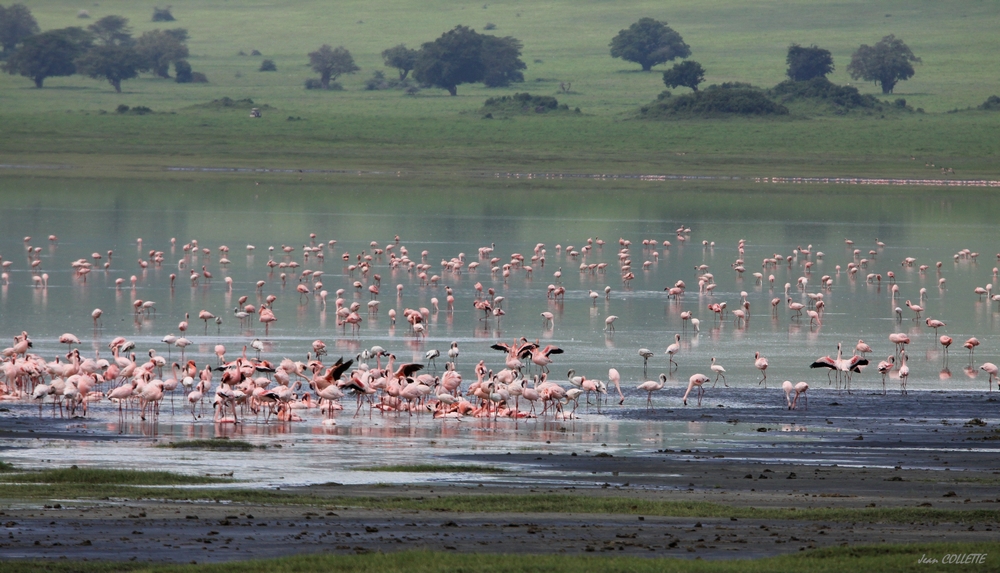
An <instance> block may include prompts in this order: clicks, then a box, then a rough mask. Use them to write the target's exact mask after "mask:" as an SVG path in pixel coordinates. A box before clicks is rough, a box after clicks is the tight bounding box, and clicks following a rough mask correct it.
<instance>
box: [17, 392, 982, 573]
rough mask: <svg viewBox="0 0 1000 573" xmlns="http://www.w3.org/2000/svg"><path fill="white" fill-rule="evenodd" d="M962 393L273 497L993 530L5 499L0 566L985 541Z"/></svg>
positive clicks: (718, 555) (717, 552) (972, 423)
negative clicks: (604, 505)
mask: <svg viewBox="0 0 1000 573" xmlns="http://www.w3.org/2000/svg"><path fill="white" fill-rule="evenodd" d="M970 401H972V402H975V403H976V404H977V405H976V406H975V407H974V408H973V410H974V411H975V412H977V413H979V414H980V415H983V416H984V417H986V415H988V413H989V412H990V411H991V410H992V409H993V407H994V406H993V404H994V399H993V398H992V396H989V395H985V394H979V395H970V396H965V397H963V398H955V397H954V396H952V395H948V394H944V393H920V394H918V395H916V396H913V395H911V397H910V398H909V399H908V400H907V401H903V400H899V399H889V400H886V399H884V398H882V397H880V396H879V397H876V396H872V395H862V396H856V397H854V398H852V403H851V407H850V409H847V408H843V407H841V406H839V405H837V404H836V403H835V402H834V401H833V400H832V399H824V400H823V401H820V400H814V401H813V403H811V404H810V409H809V410H808V411H798V412H791V413H789V412H787V411H785V410H778V409H772V410H761V409H759V408H750V407H748V408H734V407H727V408H725V409H723V408H719V407H717V406H716V405H714V404H712V403H710V402H708V401H706V402H705V405H704V406H703V407H702V408H688V409H658V410H656V411H654V412H645V411H643V410H642V409H626V410H617V411H614V412H613V413H612V414H611V415H610V416H611V418H612V419H618V420H620V421H621V422H622V423H625V422H626V421H628V420H634V419H636V418H642V417H652V418H653V419H651V420H649V421H650V422H652V423H661V422H667V423H668V424H669V423H674V424H676V423H682V422H683V423H685V424H687V425H689V426H690V427H695V426H697V425H698V424H704V425H706V426H712V427H713V428H715V429H718V428H720V427H721V428H724V429H725V430H726V432H731V435H730V434H729V433H718V432H716V433H714V434H712V433H710V432H706V435H711V436H712V437H711V439H709V440H705V441H698V440H690V441H688V442H687V444H688V445H689V446H690V447H685V448H660V449H650V448H643V447H640V446H637V445H634V444H620V443H616V444H612V445H613V446H615V448H614V449H613V450H612V449H611V448H605V447H603V444H601V443H598V442H599V440H598V441H595V442H594V443H593V444H590V443H588V442H587V441H586V440H584V441H577V442H573V443H564V444H561V445H560V447H559V448H555V447H554V446H553V447H552V448H551V449H549V450H548V451H547V450H546V446H545V445H544V444H535V446H534V447H533V448H532V449H531V450H530V451H524V450H523V449H521V450H517V451H511V452H509V453H508V452H504V451H497V450H496V449H494V450H490V451H487V450H483V451H476V452H468V453H464V451H463V450H462V449H461V448H458V449H456V450H454V452H463V453H452V454H451V455H441V454H440V452H428V453H427V459H428V461H432V462H434V463H439V464H441V463H455V464H465V465H468V464H476V465H491V466H496V467H502V468H504V469H506V470H507V473H503V474H493V475H488V476H487V475H483V476H476V475H473V474H448V475H444V476H441V477H440V481H435V482H427V481H424V482H423V483H419V484H385V483H374V482H377V481H380V478H379V477H378V475H381V476H385V475H386V474H377V475H373V477H371V478H369V481H370V482H372V483H368V484H362V485H337V484H325V485H306V486H297V487H287V485H282V486H281V491H282V492H291V493H308V494H310V495H319V496H330V497H341V496H348V497H350V496H412V497H422V498H430V497H434V496H447V495H482V494H503V493H517V494H524V493H540V494H562V495H581V496H616V497H628V498H638V499H649V500H667V501H707V502H714V503H718V504H723V505H730V506H734V507H756V508H765V507H774V508H791V507H794V508H799V509H807V508H866V507H877V508H879V507H925V508H926V507H930V508H936V509H954V510H972V509H979V510H988V511H997V516H998V518H997V521H996V522H990V523H975V524H972V523H948V522H929V521H928V522H921V523H915V524H883V523H868V522H841V521H816V520H759V519H744V518H739V519H734V518H726V517H722V518H668V517H654V516H637V515H603V514H600V515H595V514H562V513H558V514H553V513H549V514H537V513H532V514H510V513H457V512H440V511H402V510H394V511H382V510H361V509H353V508H350V507H345V506H344V505H343V502H337V503H336V505H334V502H333V501H332V500H331V504H330V505H318V506H274V505H261V504H238V503H224V502H223V503H214V502H213V503H208V502H168V501H157V500H126V499H119V500H103V501H80V500H49V501H46V502H35V501H32V502H24V501H21V500H14V499H10V498H9V497H4V496H2V495H0V558H4V559H19V558H59V557H66V558H69V559H120V560H128V559H138V560H149V561H154V562H182V563H183V562H191V561H196V562H210V561H230V560H240V559H250V558H267V557H278V556H282V555H291V554H299V553H309V552H317V553H318V552H331V553H363V552H369V551H398V550H405V549H432V550H441V551H459V552H496V553H567V554H601V553H604V552H614V553H615V554H619V555H638V556H648V557H660V556H674V557H684V558H694V557H701V558H704V559H727V558H728V559H731V558H747V557H764V556H771V555H778V554H784V553H793V552H798V551H801V550H805V549H811V548H819V547H828V546H836V545H844V544H847V545H856V544H878V543H914V542H932V541H934V542H937V541H955V542H959V541H970V542H971V541H992V540H995V539H996V533H995V532H996V531H1000V511H998V510H1000V493H998V486H1000V457H998V456H997V455H996V447H995V445H994V444H995V441H996V436H997V435H1000V434H998V432H997V429H998V428H997V425H996V423H995V421H994V420H993V419H991V418H988V417H986V421H980V420H978V419H969V408H968V405H969V403H970ZM960 402H961V404H962V405H960ZM932 412H933V413H934V415H932ZM345 421H346V420H345ZM508 422H509V421H508ZM428 423H434V422H433V421H429V422H428ZM469 423H470V424H472V423H474V422H471V421H470V422H469ZM498 424H499V425H498V426H497V427H496V428H495V430H496V431H501V430H503V428H505V427H506V426H505V425H504V421H500V422H499V423H498ZM571 424H572V423H569V424H568V427H570V428H572V426H571ZM656 427H666V426H656ZM657 431H660V430H657ZM799 431H803V432H806V433H808V434H809V435H810V437H811V438H810V440H808V441H805V442H803V441H801V440H795V439H789V437H790V436H795V435H796V432H799ZM560 434H561V432H559V431H550V432H549V434H547V435H551V436H552V438H553V440H555V438H556V436H558V435H560ZM720 436H721V437H720ZM0 438H2V439H3V441H4V442H3V443H4V445H3V448H4V449H10V448H18V447H26V446H27V445H28V444H36V445H34V446H31V447H36V448H38V447H40V446H38V445H37V444H38V443H47V444H50V445H53V444H59V443H64V444H77V445H78V444H80V443H82V442H86V441H91V443H96V442H94V441H97V442H99V441H101V440H105V439H110V438H114V439H116V440H121V439H130V438H129V437H128V436H119V435H118V434H117V432H113V433H111V432H110V431H109V432H104V431H100V430H95V429H94V427H93V426H92V427H91V428H90V429H88V430H86V431H82V430H81V429H80V428H79V427H77V426H76V425H75V424H73V423H70V422H68V421H67V422H66V423H54V422H53V421H51V420H38V419H37V418H36V419H34V420H32V419H30V418H28V417H27V416H24V417H18V418H6V417H5V418H0ZM135 439H138V440H141V439H143V438H142V437H136V438H135ZM609 441H610V440H609ZM511 443H512V444H514V445H516V444H517V443H518V442H516V441H515V442H511ZM300 447H301V446H300ZM553 450H554V451H553ZM38 451H39V452H42V451H44V450H43V449H39V450H38ZM282 451H284V450H282ZM609 451H613V452H614V453H609ZM247 455H254V456H266V455H269V453H257V454H247ZM272 455H273V454H272ZM156 469H164V468H160V467H157V468H156ZM357 473H363V472H357ZM238 477H239V476H238ZM423 477H424V478H426V477H427V476H423ZM433 479H438V477H437V476H434V477H433ZM480 480H481V481H480ZM254 487H267V486H263V485H260V484H257V485H255V486H254ZM270 487H276V485H272V486H270ZM918 557H919V555H915V556H914V558H915V559H916V558H918Z"/></svg>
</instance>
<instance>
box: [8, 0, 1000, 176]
mask: <svg viewBox="0 0 1000 573" xmlns="http://www.w3.org/2000/svg"><path fill="white" fill-rule="evenodd" d="M79 8H80V7H79V6H78V5H76V4H73V3H72V2H69V0H38V1H37V2H32V3H31V10H32V11H33V13H34V14H35V16H36V18H37V19H38V21H39V24H40V26H41V28H42V29H51V28H57V27H63V26H71V25H87V24H88V23H90V22H92V21H93V20H80V19H78V18H77V17H76V16H77V12H78V11H79ZM88 9H89V10H90V16H91V18H92V19H96V18H99V17H102V16H105V15H108V14H120V15H123V16H126V17H128V18H129V19H130V20H131V24H132V26H133V31H134V33H135V34H136V35H138V34H141V33H142V32H144V31H147V30H152V29H154V28H163V27H164V25H163V23H162V22H161V23H154V22H151V21H150V15H151V7H150V6H146V5H136V4H135V3H132V2H127V1H125V0H109V1H108V2H103V3H101V5H100V6H93V7H88ZM172 11H173V14H174V16H175V17H176V18H177V21H176V22H173V23H170V26H169V27H183V28H186V29H187V30H188V31H189V33H190V37H191V40H190V41H189V46H190V49H191V52H192V55H191V57H190V58H189V60H190V61H191V63H192V65H193V66H194V68H195V69H196V70H198V71H202V72H205V73H206V74H207V75H208V77H209V80H210V83H208V84H185V85H181V84H176V83H174V82H172V81H170V80H164V79H158V78H152V77H149V76H148V75H147V74H144V75H143V77H141V78H138V79H135V80H129V81H127V82H125V89H124V92H125V93H122V94H116V93H114V91H113V90H112V89H111V87H110V86H109V85H107V84H106V83H101V82H98V81H95V80H91V79H88V78H83V77H80V76H72V77H66V78H50V79H49V80H48V81H47V82H46V87H45V88H43V89H35V88H33V87H31V85H32V83H31V82H30V80H27V79H25V78H21V77H19V76H10V75H7V74H0V99H2V101H3V106H2V107H0V164H7V165H10V164H14V165H24V164H32V165H39V164H44V165H64V166H69V167H71V169H68V170H62V171H61V175H63V176H70V177H78V178H84V177H107V176H119V177H126V178H130V177H133V176H135V175H136V174H142V175H144V176H147V177H152V178H159V179H164V180H173V179H176V174H175V173H173V172H169V171H166V170H165V168H166V167H169V166H177V165H184V166H209V167H219V166H223V167H250V168H259V167H268V168H288V169H326V170H380V171H397V170H398V171H406V172H410V174H412V173H418V174H421V175H424V176H430V177H435V178H449V177H456V176H466V177H467V176H468V174H470V173H483V172H486V173H489V172H496V171H522V172H536V173H537V172H576V173H619V174H621V173H674V174H697V175H739V176H762V177H769V176H775V175H779V176H869V177H907V178H922V177H929V178H934V177H941V176H942V175H941V173H940V168H941V167H946V168H952V169H954V171H955V173H954V174H953V175H952V174H949V175H948V176H949V177H957V178H992V177H995V175H996V165H997V156H998V152H1000V149H998V147H1000V143H998V141H997V139H996V138H995V137H994V136H993V134H994V133H996V131H997V128H998V127H1000V113H996V112H982V111H963V112H961V113H946V112H947V111H949V110H952V109H963V110H964V109H966V108H969V107H975V106H977V105H978V104H980V103H982V102H983V101H984V100H985V99H986V98H987V97H988V96H990V95H991V94H993V93H996V92H998V91H1000V86H998V85H997V83H996V81H995V74H994V70H993V69H992V68H991V62H992V61H993V60H992V55H993V54H995V53H996V52H997V51H1000V36H997V35H996V34H995V33H994V30H995V29H996V28H997V26H998V25H1000V14H998V13H997V12H996V11H995V10H992V9H990V7H989V6H987V5H985V4H983V3H982V2H978V1H975V0H960V1H958V2H952V3H948V4H941V5H925V4H921V5H913V4H912V3H908V2H904V1H902V0H891V1H889V2H883V3H879V5H878V6H874V5H871V4H870V3H866V2H863V1H861V0H849V1H847V2H841V3H829V2H821V1H819V0H806V1H792V0H779V1H777V2H767V1H764V0H759V1H751V2H741V1H737V0H717V1H713V2H710V3H704V2H690V1H682V2H674V3H670V4H669V5H664V4H663V3H657V2H652V1H648V0H635V1H632V2H628V3H626V4H624V5H616V6H609V5H607V4H605V3H601V2H592V1H590V2H576V1H572V2H571V1H569V0H546V1H544V2H539V3H534V4H531V5H525V4H523V3H519V2H516V1H514V0H500V1H499V2H491V3H488V4H485V5H484V4H469V5H465V4H461V3H454V2H444V1H442V0H435V1H432V2H430V3H427V2H418V1H417V0H391V1H386V2H379V3H374V4H373V3H370V2H362V1H360V0H349V1H346V2H341V3H338V5H337V8H336V10H333V11H331V10H329V7H328V6H326V4H324V3H322V2H319V0H291V1H289V2H283V3H281V4H280V5H278V4H269V3H266V2H261V1H258V0H250V1H248V2H241V3H240V7H239V8H238V9H233V8H232V7H230V6H229V5H228V4H227V3H226V2H225V1H224V0H206V1H197V2H196V1H194V0H178V2H175V3H173V4H172ZM332 12H335V14H334V13H332ZM643 16H651V17H654V18H658V19H661V20H666V21H668V22H669V23H670V25H671V26H673V27H674V28H675V29H676V30H677V31H678V32H679V33H680V34H681V35H682V36H683V37H684V39H685V41H687V43H688V44H690V45H691V47H692V51H693V54H692V58H693V59H695V60H697V61H699V62H700V63H702V64H703V65H704V66H705V67H706V69H707V70H708V73H707V77H706V82H707V83H709V84H710V83H720V82H727V81H739V82H749V83H752V84H754V85H757V86H761V87H769V86H773V85H775V84H777V83H778V82H780V81H781V80H782V79H784V77H783V74H784V70H785V53H786V50H787V47H788V45H789V44H791V43H800V44H803V45H809V44H813V43H815V44H817V45H819V46H821V47H823V48H826V49H829V50H831V52H832V53H833V55H834V60H835V64H836V69H835V71H834V72H833V74H831V76H830V79H831V80H832V81H833V82H834V83H837V84H848V83H853V82H852V80H851V79H850V78H849V77H848V76H847V73H846V67H847V66H846V64H847V62H848V61H849V59H850V54H851V52H852V51H853V50H854V49H856V48H857V46H859V45H860V44H862V43H869V44H871V43H873V42H875V41H877V40H878V39H879V38H881V37H882V36H884V35H886V34H889V33H895V34H896V35H897V36H898V37H901V38H903V39H904V40H905V41H906V42H907V43H908V45H909V46H910V47H911V48H912V49H913V51H914V52H915V53H916V54H917V55H918V56H920V57H921V58H922V59H923V63H922V64H920V65H919V66H918V67H917V75H916V76H914V77H913V78H912V79H910V80H908V81H906V82H903V83H901V84H900V85H899V86H898V87H897V90H896V93H894V94H892V95H891V97H889V99H896V98H904V99H906V101H907V103H908V104H909V106H911V107H912V108H922V109H924V110H925V111H926V112H927V113H922V114H918V113H908V114H886V115H885V116H884V117H883V116H882V115H875V116H858V115H853V114H852V113H848V114H847V115H845V116H843V117H840V116H828V115H827V116H823V115H815V116H813V117H811V118H808V117H809V114H805V115H804V116H803V115H796V114H794V113H793V114H792V115H793V117H783V118H774V119H708V120H705V119H697V120H696V119H685V120H675V121H645V120H638V119H636V117H637V112H638V110H639V108H640V107H641V106H643V105H646V104H648V103H650V102H651V101H652V100H654V99H655V97H656V95H657V94H658V93H659V92H660V91H662V90H663V88H664V85H663V82H662V80H661V75H660V72H659V71H658V70H660V69H662V68H664V67H665V66H658V67H657V68H655V69H654V71H653V72H652V73H642V72H639V71H637V69H638V66H637V65H635V64H631V63H628V62H624V61H621V60H616V59H613V58H611V57H610V55H609V53H608V42H609V41H610V38H611V37H613V36H614V35H615V34H616V33H617V32H618V30H620V29H622V28H625V27H627V26H628V25H629V24H630V23H632V22H634V21H635V20H637V19H638V18H640V17H643ZM487 23H491V24H494V25H495V30H494V31H493V32H492V33H495V34H499V35H510V36H514V37H516V38H518V39H519V40H521V41H522V42H523V43H524V51H523V59H524V61H525V62H526V63H527V65H528V69H527V70H526V72H525V80H526V81H525V82H524V83H523V84H516V85H513V86H511V87H510V88H499V89H495V88H486V87H484V86H482V85H478V84H476V85H462V86H460V88H459V95H458V96H457V97H449V96H447V95H445V94H446V92H444V91H443V90H433V89H429V90H422V91H421V92H420V93H418V94H417V95H416V96H408V95H405V94H404V93H403V92H401V91H398V90H382V91H368V90H365V89H364V84H365V80H366V79H367V78H369V77H370V76H371V74H372V73H373V72H374V71H385V72H387V73H390V74H391V73H394V71H393V70H391V69H388V68H385V67H384V65H383V63H382V60H381V56H380V54H381V52H382V50H384V49H386V48H388V47H390V46H393V45H396V44H398V43H401V42H404V43H406V44H407V45H409V46H410V47H416V46H418V45H419V44H420V43H422V42H426V41H430V40H432V39H434V38H436V37H438V36H439V35H440V34H441V33H442V32H444V31H445V30H448V29H450V28H452V27H454V26H455V25H458V24H464V25H469V26H472V27H474V28H477V29H479V30H483V29H484V28H485V26H486V24H487ZM323 43H330V44H332V45H338V44H343V45H344V46H345V47H346V48H348V49H349V50H351V52H352V54H353V55H354V58H355V60H356V62H357V64H358V65H359V66H360V67H361V68H362V69H361V71H360V72H358V73H357V74H354V75H350V76H343V77H341V78H339V81H340V82H341V83H343V84H344V88H345V89H344V90H343V91H338V92H327V93H319V91H318V90H305V89H304V87H303V81H304V79H305V78H306V77H309V76H310V75H312V72H311V71H310V70H309V69H308V67H307V65H306V63H307V57H306V54H307V53H308V52H309V51H311V50H314V49H315V48H316V47H318V46H319V45H320V44H323ZM254 49H257V50H260V51H261V52H262V54H261V56H247V55H239V54H240V52H243V53H245V54H248V53H250V52H251V51H252V50H254ZM263 58H268V59H273V60H274V61H275V62H277V65H278V71H277V72H259V71H257V68H258V67H259V64H260V61H261V59H263ZM567 85H568V86H570V87H569V88H568V89H565V90H564V89H563V88H562V87H560V86H567ZM857 87H858V88H859V89H860V90H861V91H862V93H865V94H875V95H876V96H877V97H879V98H884V97H885V96H882V94H881V93H880V92H879V90H878V88H877V87H876V86H874V85H870V84H859V85H858V86H857ZM514 92H529V93H531V94H532V95H537V96H554V97H556V98H558V100H559V103H560V104H561V105H566V106H568V108H569V109H570V110H575V109H576V108H580V109H581V113H579V114H577V113H567V114H525V115H518V116H516V117H513V116H512V117H510V118H507V119H492V120H489V119H483V117H482V116H483V112H482V106H483V102H484V101H485V100H486V99H488V98H495V97H502V96H504V95H510V94H513V93H514ZM223 97H230V98H233V99H235V100H239V99H243V98H251V99H252V100H253V102H254V105H256V106H261V107H263V106H265V105H266V106H269V107H264V117H262V118H260V119H256V120H251V119H250V118H249V113H248V111H249V110H248V109H246V107H247V106H242V107H236V108H218V106H216V108H213V107H211V106H209V107H205V106H204V104H206V103H208V102H211V101H212V100H215V99H220V98H223ZM122 104H124V105H128V106H132V107H135V106H140V105H141V106H147V107H150V108H152V109H153V110H155V111H156V112H157V113H154V114H149V115H131V114H117V113H115V112H114V110H115V109H116V108H117V107H118V106H119V105H122ZM248 105H249V104H248ZM803 117H807V118H806V119H803ZM9 171H10V170H4V171H0V185H2V183H3V181H4V180H5V179H6V175H7V173H8V172H9ZM47 174H48V172H44V173H41V175H43V176H44V175H47ZM306 177H308V176H306Z"/></svg>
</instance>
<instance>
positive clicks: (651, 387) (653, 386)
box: [638, 373, 687, 409]
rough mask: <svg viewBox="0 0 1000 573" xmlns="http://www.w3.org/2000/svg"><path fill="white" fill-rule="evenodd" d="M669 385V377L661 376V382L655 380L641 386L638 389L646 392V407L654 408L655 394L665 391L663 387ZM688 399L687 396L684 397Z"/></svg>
mask: <svg viewBox="0 0 1000 573" xmlns="http://www.w3.org/2000/svg"><path fill="white" fill-rule="evenodd" d="M666 383H667V375H666V374H662V373H661V374H660V381H659V382H654V381H653V380H647V381H645V382H643V383H642V384H639V386H638V389H639V390H641V391H643V392H646V393H647V394H646V407H647V408H649V409H652V408H653V392H656V391H658V390H663V386H664V385H665V384H666ZM684 396H685V397H687V394H685V395H684Z"/></svg>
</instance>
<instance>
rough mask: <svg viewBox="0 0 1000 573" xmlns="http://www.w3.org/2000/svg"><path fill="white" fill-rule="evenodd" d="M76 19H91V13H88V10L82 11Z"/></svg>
mask: <svg viewBox="0 0 1000 573" xmlns="http://www.w3.org/2000/svg"><path fill="white" fill-rule="evenodd" d="M76 17H77V18H80V19H81V20H84V19H87V18H90V12H87V11H86V10H80V11H79V12H77V13H76Z"/></svg>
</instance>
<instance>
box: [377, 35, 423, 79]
mask: <svg viewBox="0 0 1000 573" xmlns="http://www.w3.org/2000/svg"><path fill="white" fill-rule="evenodd" d="M417 54H419V52H418V51H417V50H411V49H409V48H407V47H406V44H399V45H398V46H393V47H391V48H388V49H386V50H385V51H384V52H382V60H383V61H384V62H385V65H386V66H388V67H390V68H396V70H398V71H399V81H403V80H405V79H406V76H407V75H408V74H409V73H410V70H412V69H413V66H414V65H416V63H417Z"/></svg>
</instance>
